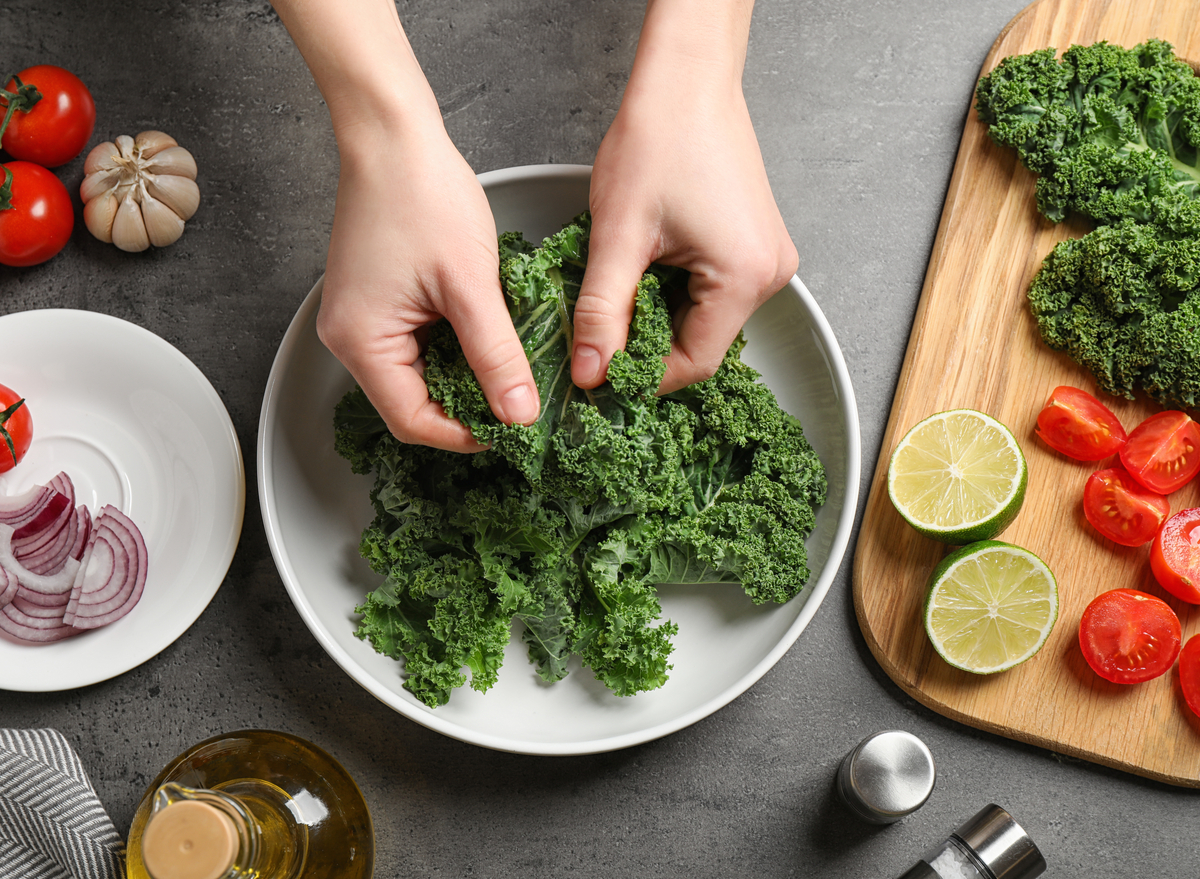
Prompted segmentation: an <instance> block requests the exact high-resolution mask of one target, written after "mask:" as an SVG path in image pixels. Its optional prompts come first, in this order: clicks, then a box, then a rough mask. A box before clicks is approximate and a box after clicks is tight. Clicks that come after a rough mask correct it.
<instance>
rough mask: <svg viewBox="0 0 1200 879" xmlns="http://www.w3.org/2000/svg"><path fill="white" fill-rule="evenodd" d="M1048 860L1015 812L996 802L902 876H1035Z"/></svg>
mask: <svg viewBox="0 0 1200 879" xmlns="http://www.w3.org/2000/svg"><path fill="white" fill-rule="evenodd" d="M1045 869H1046V861H1045V859H1044V858H1043V857H1042V853H1041V852H1040V851H1038V847H1037V846H1036V845H1034V843H1033V840H1032V839H1030V838H1029V835H1028V834H1026V833H1025V831H1024V830H1022V829H1021V825H1020V824H1018V823H1017V822H1016V821H1014V820H1013V817H1012V815H1010V814H1008V812H1006V811H1004V810H1003V809H1001V808H1000V807H999V806H997V805H996V804H995V803H993V804H991V805H989V806H987V807H986V808H985V809H983V810H982V811H981V812H980V813H979V814H977V815H976V816H975V817H973V818H971V820H969V821H967V822H966V823H965V824H963V825H962V826H961V827H959V828H958V829H957V830H955V831H954V832H953V833H952V834H950V836H949V837H948V838H947V839H946V840H945V841H944V842H942V843H941V844H940V845H937V846H934V848H933V849H931V850H930V851H929V853H928V854H926V855H925V857H923V858H922V859H921V860H920V861H918V862H917V863H916V864H914V865H913V866H912V867H911V868H910V869H909V870H908V872H906V873H904V875H902V876H900V877H899V879H1034V877H1036V876H1040V875H1042V873H1043V872H1044V871H1045Z"/></svg>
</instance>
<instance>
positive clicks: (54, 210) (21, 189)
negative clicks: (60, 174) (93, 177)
mask: <svg viewBox="0 0 1200 879" xmlns="http://www.w3.org/2000/svg"><path fill="white" fill-rule="evenodd" d="M4 167H5V168H8V169H9V170H10V171H12V173H13V180H12V207H11V208H10V209H9V210H4V211H0V264H3V265H6V266H35V265H37V264H38V263H40V262H45V261H46V260H48V259H49V258H50V257H52V256H54V254H56V253H58V252H59V251H60V250H62V249H63V247H65V246H66V243H67V240H68V239H69V238H70V237H71V230H72V229H73V228H75V211H74V209H73V208H72V207H71V196H69V195H68V194H67V188H66V187H65V186H63V185H62V182H61V181H60V180H59V179H58V178H57V177H55V176H54V174H52V173H51V172H49V171H47V170H46V169H45V168H43V167H42V166H41V165H34V164H32V163H30V162H9V163H8V164H7V165H5V166H4Z"/></svg>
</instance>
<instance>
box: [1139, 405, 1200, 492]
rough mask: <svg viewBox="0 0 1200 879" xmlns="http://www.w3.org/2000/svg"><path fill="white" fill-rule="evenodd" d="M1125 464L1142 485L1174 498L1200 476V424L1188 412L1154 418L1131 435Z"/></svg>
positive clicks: (1161, 413) (1169, 412) (1164, 414)
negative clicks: (1176, 492) (1176, 493)
mask: <svg viewBox="0 0 1200 879" xmlns="http://www.w3.org/2000/svg"><path fill="white" fill-rule="evenodd" d="M1121 463H1122V464H1124V465H1125V469H1126V470H1128V471H1129V475H1130V476H1132V477H1133V478H1134V479H1136V480H1137V481H1138V482H1139V483H1140V484H1141V485H1144V486H1145V487H1146V488H1148V489H1150V490H1151V491H1157V492H1158V493H1159V494H1170V493H1171V492H1173V491H1175V489H1177V488H1182V487H1183V486H1184V485H1186V484H1187V483H1188V482H1189V481H1191V479H1192V477H1193V476H1195V475H1196V474H1197V473H1200V424H1196V422H1194V421H1192V419H1190V418H1188V416H1187V413H1186V412H1177V411H1174V410H1168V411H1166V412H1158V413H1156V414H1154V415H1151V416H1150V417H1149V418H1147V419H1146V420H1145V421H1143V422H1142V423H1141V424H1139V425H1138V426H1137V427H1135V428H1134V429H1133V432H1132V433H1130V434H1129V439H1128V441H1127V442H1126V443H1125V445H1124V446H1122V447H1121Z"/></svg>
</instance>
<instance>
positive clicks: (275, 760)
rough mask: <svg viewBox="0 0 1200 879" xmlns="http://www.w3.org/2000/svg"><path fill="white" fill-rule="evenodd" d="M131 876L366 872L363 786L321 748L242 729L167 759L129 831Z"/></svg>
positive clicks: (254, 877)
mask: <svg viewBox="0 0 1200 879" xmlns="http://www.w3.org/2000/svg"><path fill="white" fill-rule="evenodd" d="M128 851H129V855H128V862H127V866H128V872H129V879H327V877H328V879H334V877H337V879H371V876H372V872H373V870H374V861H375V842H374V828H373V826H372V823H371V815H370V812H369V811H368V809H367V804H366V801H365V800H364V799H363V796H362V792H361V791H360V790H359V789H358V786H357V785H356V784H355V783H354V780H353V779H352V778H351V777H350V775H349V774H348V773H347V772H346V770H345V769H343V768H342V766H341V765H340V764H339V763H338V762H337V761H336V760H334V759H333V757H331V756H330V755H329V754H327V753H326V752H325V751H323V750H321V749H320V748H318V747H317V746H315V745H313V744H312V743H310V742H307V741H305V740H303V739H300V738H298V737H296V736H292V735H288V734H286V733H280V732H268V731H265V730H243V731H241V732H235V733H230V734H228V735H222V736H215V737H213V738H211V739H207V740H205V741H203V742H200V743H199V744H198V745H195V746H194V747H192V748H189V749H188V750H187V751H185V752H184V753H183V754H180V755H179V756H178V757H176V758H175V759H174V760H172V761H171V762H170V763H169V764H168V765H167V766H166V768H164V769H163V771H162V772H161V773H159V775H158V777H157V778H156V779H154V781H153V782H152V783H151V785H150V787H149V789H148V790H147V792H146V795H145V796H144V797H143V798H142V801H141V803H140V804H139V805H138V808H137V812H136V813H135V814H134V818H133V825H132V826H131V828H130V830H129V844H128Z"/></svg>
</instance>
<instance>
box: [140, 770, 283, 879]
mask: <svg viewBox="0 0 1200 879" xmlns="http://www.w3.org/2000/svg"><path fill="white" fill-rule="evenodd" d="M261 844H262V833H261V830H260V828H259V825H258V822H257V821H255V819H254V816H253V815H252V814H251V813H250V811H249V810H248V809H247V808H246V807H245V806H244V805H243V804H242V802H241V801H240V800H238V799H237V798H236V797H233V796H229V795H228V794H224V793H221V792H219V791H213V790H194V789H192V788H188V787H184V786H183V785H179V784H173V783H169V784H164V785H163V786H162V787H160V788H159V789H158V790H157V791H156V792H155V794H154V803H153V806H152V809H151V813H150V819H149V821H148V822H147V823H146V829H145V832H144V833H143V836H142V843H141V847H142V862H143V863H144V864H145V867H146V872H147V873H149V874H150V876H151V877H152V879H241V877H249V876H253V875H255V871H256V867H257V865H258V861H259V859H260V858H259V856H260V849H261Z"/></svg>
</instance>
